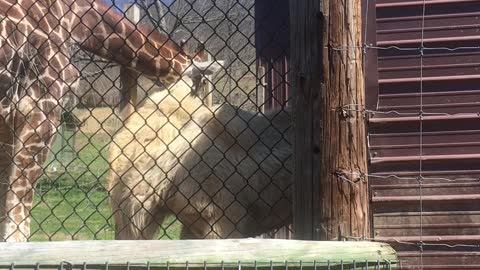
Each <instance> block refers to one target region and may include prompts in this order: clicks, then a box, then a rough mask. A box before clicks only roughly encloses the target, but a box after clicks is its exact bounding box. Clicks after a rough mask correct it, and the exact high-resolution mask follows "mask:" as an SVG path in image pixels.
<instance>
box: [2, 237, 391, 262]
mask: <svg viewBox="0 0 480 270" xmlns="http://www.w3.org/2000/svg"><path fill="white" fill-rule="evenodd" d="M286 261H287V262H288V267H291V266H292V267H295V266H299V264H300V262H302V266H307V264H309V263H310V264H311V263H313V262H316V266H320V265H321V264H322V263H323V264H326V262H327V261H330V263H331V264H330V265H331V266H333V265H335V262H337V263H339V262H341V261H343V262H344V263H349V264H351V263H352V262H353V261H355V262H357V263H358V264H360V263H364V262H365V261H369V262H377V261H379V262H381V263H385V262H392V265H395V263H396V261H397V255H396V252H395V250H393V249H392V247H390V245H388V244H385V243H379V242H366V241H356V242H353V241H352V242H347V241H300V240H279V239H256V238H248V239H228V240H180V241H178V240H177V241H175V240H153V241H145V240H143V241H121V240H117V241H58V242H27V243H0V266H5V265H10V264H11V263H15V265H35V264H36V263H39V264H40V265H59V264H60V263H61V262H68V264H71V265H72V264H73V265H82V264H84V263H87V264H88V265H104V264H105V263H106V262H108V263H109V264H111V265H115V264H126V263H127V262H129V263H130V264H145V263H147V262H149V263H150V264H156V263H166V262H169V263H170V264H171V265H170V267H175V266H176V265H177V266H178V267H183V268H185V262H189V263H190V264H189V267H192V268H194V267H195V266H194V264H195V263H197V266H198V267H201V268H203V267H204V265H203V263H206V264H216V265H217V266H218V265H219V264H220V263H221V262H225V263H238V262H242V263H248V262H250V263H253V262H256V266H257V267H262V266H263V267H269V266H270V262H275V263H281V262H283V263H284V262H286ZM192 263H193V264H192ZM199 263H200V264H199ZM276 265H277V266H278V264H276ZM372 266H373V265H372ZM283 268H285V265H284V264H283Z"/></svg>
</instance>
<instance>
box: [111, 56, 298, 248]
mask: <svg viewBox="0 0 480 270" xmlns="http://www.w3.org/2000/svg"><path fill="white" fill-rule="evenodd" d="M220 68H221V61H217V62H216V61H214V62H202V63H197V65H195V66H192V67H190V68H188V69H187V71H186V72H185V73H184V76H183V77H182V79H181V80H179V81H178V82H177V83H176V84H175V85H174V86H173V87H171V88H169V90H166V91H153V92H152V93H149V94H148V98H147V99H146V100H145V101H143V102H142V103H141V104H140V105H139V106H138V108H137V109H136V112H135V113H134V114H132V116H131V117H129V118H128V119H127V120H126V122H125V125H124V127H123V128H122V129H120V130H119V132H118V133H117V134H116V135H115V136H114V138H113V142H112V144H111V146H110V149H109V161H110V164H111V170H110V172H109V176H108V182H109V192H110V204H111V207H112V211H113V215H114V219H115V230H116V236H115V237H116V239H132V240H133V239H153V238H154V237H155V235H156V233H157V232H158V231H159V229H160V228H161V225H162V223H163V221H164V220H165V218H166V217H168V216H169V215H175V216H176V218H177V219H178V220H179V221H180V222H181V223H182V224H183V228H182V231H181V234H180V238H181V239H196V238H209V239H216V238H220V239H224V238H243V237H254V236H258V235H260V234H263V233H267V232H269V231H272V230H274V229H277V228H281V227H283V226H285V225H288V224H290V223H291V221H292V184H293V183H292V169H293V160H292V144H291V142H292V138H291V135H292V131H291V123H290V115H289V112H288V111H285V110H274V111H270V112H268V113H265V114H263V113H260V112H250V111H246V110H243V109H240V108H237V107H234V106H232V105H229V104H223V105H217V106H213V107H209V106H207V105H204V104H203V102H202V100H201V99H200V98H199V97H198V96H196V95H195V92H196V89H194V88H195V87H193V85H194V83H193V82H194V81H198V78H199V76H204V75H210V74H213V73H215V72H217V71H218V70H219V69H220Z"/></svg>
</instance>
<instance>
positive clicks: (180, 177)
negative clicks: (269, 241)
mask: <svg viewBox="0 0 480 270" xmlns="http://www.w3.org/2000/svg"><path fill="white" fill-rule="evenodd" d="M0 11H1V15H0V33H1V35H0V44H1V47H0V49H1V50H2V51H1V52H0V55H1V59H0V61H1V63H0V68H1V70H0V94H1V100H2V108H1V116H2V117H1V118H0V125H1V127H0V131H1V133H2V134H1V147H2V150H1V155H2V156H1V157H0V160H1V163H2V164H0V165H1V181H2V183H1V189H0V190H1V193H0V199H1V203H0V209H1V211H0V215H1V226H0V230H1V236H0V238H2V239H3V240H7V241H22V240H30V241H39V240H69V239H75V240H76V239H114V238H121V239H158V238H160V239H178V238H180V237H181V238H228V237H238V236H259V235H261V234H264V233H268V232H271V231H275V230H277V229H279V228H281V227H285V226H288V225H289V224H290V222H291V217H292V213H291V211H292V206H291V205H292V197H291V196H292V194H291V193H292V192H291V188H292V187H291V184H292V183H291V174H292V164H291V151H292V148H291V128H290V118H289V111H288V110H285V109H284V108H283V106H277V107H279V108H276V109H275V110H272V109H270V107H271V106H264V104H270V103H272V99H275V98H276V97H275V96H274V95H272V92H275V91H276V90H275V88H276V86H275V85H272V84H271V83H270V82H268V83H265V80H266V79H265V78H266V76H267V75H268V74H272V73H274V72H277V73H278V72H281V73H282V74H283V75H282V76H284V77H286V74H287V73H288V67H287V66H284V67H283V69H282V70H281V71H277V70H275V69H274V68H273V67H272V66H268V65H267V68H265V66H266V65H264V64H262V63H260V61H259V55H261V54H262V53H261V51H262V50H268V46H265V48H260V47H258V46H256V44H255V43H256V42H255V40H256V38H257V37H256V32H257V31H261V32H262V35H263V39H264V40H265V39H266V40H268V37H269V36H268V35H269V34H270V35H275V33H269V31H271V28H262V25H261V23H259V22H260V20H259V19H260V18H257V17H256V13H255V1H253V0H231V1H230V0H229V1H186V0H175V1H171V0H155V1H150V0H137V1H135V2H119V1H113V2H108V1H107V2H101V1H91V0H80V1H71V0H41V1H31V0H18V1H16V0H7V1H4V3H2V5H1V6H0ZM277 19H278V18H277ZM279 20H284V21H286V20H288V18H287V17H285V18H280V19H279ZM259 29H260V30H259ZM269 29H270V30H269ZM277 30H278V29H277ZM277 30H275V31H277ZM264 43H265V42H264ZM267 43H268V42H267ZM199 44H203V45H202V46H199ZM270 46H272V45H270ZM283 49H284V50H287V49H288V48H283ZM285 55H286V54H285V53H284V52H282V53H280V54H279V56H278V57H280V56H281V57H285ZM269 61H270V62H275V61H276V60H275V59H269ZM121 66H124V67H127V68H128V69H126V71H125V70H124V71H122V69H121V68H120V67H121ZM135 72H139V73H140V74H141V76H140V77H138V80H136V81H135V87H136V90H137V91H136V94H135V95H133V98H130V99H128V100H127V98H126V96H127V95H126V94H125V90H124V88H125V82H124V81H122V79H124V78H125V76H127V75H126V74H130V75H131V74H134V73H135ZM265 74H267V75H265ZM77 78H80V80H79V81H78V80H77ZM177 81H178V82H177ZM277 84H278V85H280V84H281V85H285V82H283V83H277ZM266 85H267V87H266ZM283 87H284V86H283ZM265 92H268V95H265ZM286 101H287V97H286V96H284V97H282V98H281V99H278V100H276V101H275V102H277V103H278V104H280V105H281V104H285V102H286ZM122 104H123V105H122ZM125 104H127V105H126V106H125ZM286 231H288V229H287V230H286Z"/></svg>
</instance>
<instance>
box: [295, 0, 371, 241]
mask: <svg viewBox="0 0 480 270" xmlns="http://www.w3.org/2000/svg"><path fill="white" fill-rule="evenodd" d="M361 10H362V9H361V1H357V0H336V1H330V0H321V1H320V0H305V1H290V18H291V41H292V44H291V48H292V49H291V67H292V74H293V76H292V77H293V78H292V85H293V87H294V93H295V94H296V96H295V99H294V126H295V134H296V136H295V166H296V167H295V195H296V197H295V209H294V211H295V220H294V228H295V238H297V239H321V240H336V239H350V238H351V237H353V238H357V237H358V238H363V237H369V236H370V225H369V212H368V211H369V209H368V185H367V177H366V174H367V156H366V130H365V119H364V113H363V110H364V106H363V105H364V104H365V94H364V81H363V71H362V40H361V38H362V35H361V33H362V31H361V29H362V28H361Z"/></svg>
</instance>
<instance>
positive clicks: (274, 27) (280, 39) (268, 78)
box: [255, 0, 291, 110]
mask: <svg viewBox="0 0 480 270" xmlns="http://www.w3.org/2000/svg"><path fill="white" fill-rule="evenodd" d="M288 3H289V1H288V0H262V1H256V2H255V47H256V49H257V61H258V64H259V66H261V67H263V69H264V75H263V76H264V77H263V83H264V94H263V95H264V100H263V102H264V105H263V108H264V109H265V110H268V109H272V108H277V107H280V106H283V105H285V104H286V103H287V101H288V99H289V97H290V96H291V93H290V91H289V79H288V76H289V75H288V74H289V66H288V53H289V49H290V47H289V44H290V32H289V31H290V30H289V5H288Z"/></svg>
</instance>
